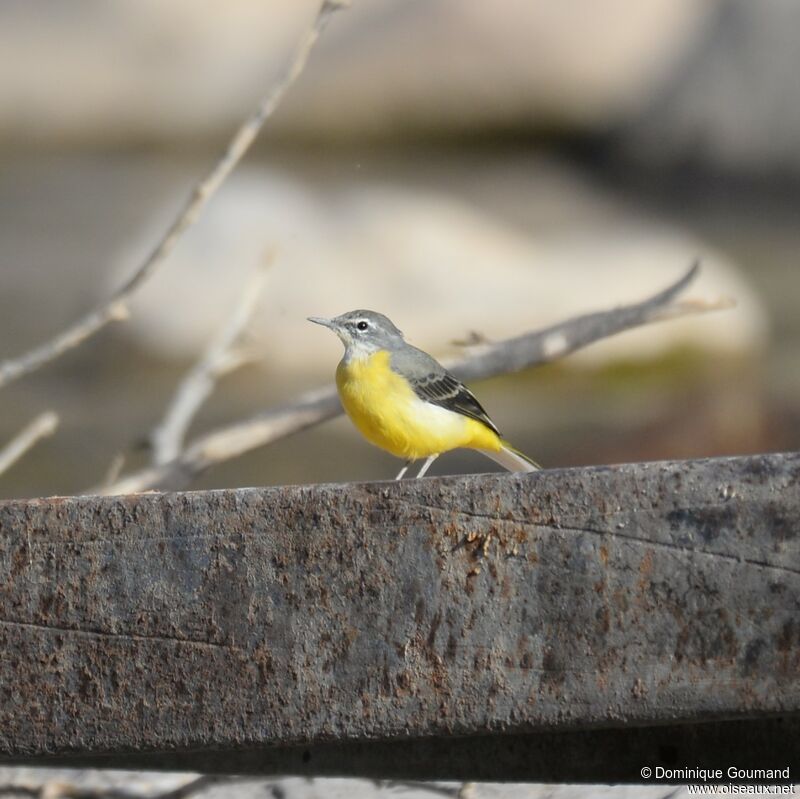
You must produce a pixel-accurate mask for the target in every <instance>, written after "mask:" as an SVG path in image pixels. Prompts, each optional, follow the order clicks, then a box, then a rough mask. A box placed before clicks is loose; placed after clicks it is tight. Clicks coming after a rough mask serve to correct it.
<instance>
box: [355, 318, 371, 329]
mask: <svg viewBox="0 0 800 799" xmlns="http://www.w3.org/2000/svg"><path fill="white" fill-rule="evenodd" d="M356 327H357V328H358V329H359V330H366V329H367V328H368V327H369V323H368V322H365V321H364V320H363V319H362V320H361V321H360V322H359V323H358V324H357V325H356Z"/></svg>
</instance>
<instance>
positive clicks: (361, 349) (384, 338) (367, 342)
mask: <svg viewBox="0 0 800 799" xmlns="http://www.w3.org/2000/svg"><path fill="white" fill-rule="evenodd" d="M308 321H309V322H314V323H315V324H318V325H323V326H324V327H329V328H330V329H331V330H333V332H334V333H336V335H337V336H339V338H340V339H341V340H342V344H344V348H345V351H346V353H347V354H348V355H351V356H352V355H357V356H362V355H371V354H372V353H374V352H378V351H379V350H387V349H392V347H394V346H397V345H398V344H401V343H402V342H403V334H402V333H401V332H400V331H399V330H398V329H397V328H396V327H395V326H394V323H393V322H392V320H391V319H389V317H388V316H384V315H383V314H382V313H377V312H376V311H363V310H359V311H348V312H347V313H343V314H342V315H341V316H336V317H334V318H333V319H322V318H321V317H319V316H309V317H308Z"/></svg>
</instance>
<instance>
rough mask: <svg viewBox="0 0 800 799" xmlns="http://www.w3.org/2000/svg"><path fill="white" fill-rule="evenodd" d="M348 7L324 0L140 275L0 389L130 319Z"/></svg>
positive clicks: (17, 368) (2, 371) (12, 372)
mask: <svg viewBox="0 0 800 799" xmlns="http://www.w3.org/2000/svg"><path fill="white" fill-rule="evenodd" d="M346 5H347V2H346V0H324V2H323V3H322V6H321V7H320V10H319V12H318V13H317V16H316V18H315V19H314V22H313V24H312V25H311V27H310V28H309V29H308V30H307V31H306V33H305V34H304V35H303V38H302V39H301V40H300V42H299V43H298V45H297V48H296V50H295V52H294V54H293V56H292V58H291V60H290V62H289V66H288V68H287V70H286V72H285V73H284V74H283V76H282V77H281V78H280V79H279V80H278V82H277V83H276V84H275V85H274V86H273V87H272V88H270V90H269V92H267V94H266V95H265V96H264V97H263V98H262V100H261V102H260V103H259V104H258V107H257V108H256V109H255V111H253V113H252V114H251V115H250V116H249V117H248V118H247V119H246V120H245V121H244V122H243V123H242V125H241V126H240V127H239V128H238V129H237V131H236V132H235V133H234V135H233V138H232V139H231V140H230V142H229V143H228V146H227V147H226V148H225V151H224V152H223V154H222V156H221V157H220V158H219V160H218V161H217V162H216V163H215V164H214V166H213V167H212V168H211V171H210V172H209V173H208V174H207V175H206V176H205V177H204V178H203V179H202V180H201V181H200V182H199V183H197V184H196V185H195V187H194V188H193V189H192V191H191V193H190V195H189V197H188V198H187V199H186V201H185V203H184V205H183V207H182V208H181V210H180V211H179V213H178V215H177V217H176V218H175V219H174V220H173V222H172V224H171V225H170V226H169V227H168V228H167V230H166V231H165V233H164V235H163V236H162V237H161V239H160V240H159V241H158V243H157V244H156V246H155V247H154V248H153V250H152V251H151V252H150V254H149V255H148V256H147V257H146V258H145V260H144V262H143V263H142V264H141V265H140V266H139V267H138V268H137V269H136V271H134V273H133V274H132V275H131V276H130V277H129V278H128V279H127V280H126V281H125V282H124V283H123V284H122V285H121V286H120V287H119V288H118V289H117V290H116V291H115V292H114V293H113V294H112V295H111V297H110V298H109V299H108V300H107V301H106V302H104V303H103V304H102V305H100V306H99V307H97V308H95V309H94V310H92V311H90V312H89V313H88V314H86V315H85V316H84V317H83V318H81V319H79V320H78V321H77V322H75V323H73V324H72V325H70V326H69V327H68V328H67V329H66V330H64V331H62V332H61V333H59V334H58V335H56V336H55V337H54V338H52V339H50V340H49V341H47V342H45V343H44V344H41V345H39V346H38V347H36V348H34V349H32V350H30V351H29V352H27V353H25V354H23V355H21V356H19V357H17V358H14V359H11V360H6V361H3V362H2V363H0V388H2V387H3V386H5V385H7V384H8V383H10V382H12V381H13V380H16V379H17V378H19V377H22V376H23V375H25V374H28V373H30V372H32V371H34V370H35V369H38V368H39V367H41V366H43V365H44V364H46V363H48V362H49V361H52V360H54V359H55V358H58V357H59V356H60V355H62V354H63V353H65V352H67V351H68V350H70V349H72V348H74V347H77V346H78V345H80V344H82V343H83V342H84V341H86V340H87V339H88V338H90V337H91V336H93V335H94V334H95V333H97V332H98V331H99V330H101V329H102V328H104V327H105V326H106V325H107V324H108V323H109V322H111V321H114V320H119V319H124V318H126V316H127V310H126V303H127V302H128V300H129V299H130V297H131V295H132V294H133V293H134V292H135V291H136V290H137V289H138V288H139V287H140V286H141V285H142V284H143V283H144V282H145V281H146V280H147V279H148V278H149V277H150V276H151V275H152V274H153V272H155V270H156V269H157V268H158V267H159V266H160V265H161V264H162V262H163V261H164V260H165V259H166V258H167V256H168V255H169V254H170V253H171V252H172V250H173V249H174V248H175V245H176V244H177V242H178V241H179V239H180V238H181V236H182V235H183V234H184V233H185V232H186V231H187V230H188V229H189V228H190V227H191V226H192V224H194V222H195V221H196V220H197V217H198V216H199V215H200V212H201V211H202V210H203V208H204V207H205V205H206V203H207V202H208V201H209V199H211V197H212V196H213V195H214V194H215V193H216V191H217V190H218V189H219V187H220V186H221V185H222V183H223V181H224V180H225V179H226V178H227V177H228V175H230V173H231V172H232V171H233V169H234V167H235V166H236V164H238V163H239V161H240V160H241V159H242V157H243V156H244V154H245V153H246V152H247V150H248V149H249V147H250V145H251V144H252V143H253V140H254V139H255V137H256V136H257V135H258V132H259V131H260V130H261V128H262V127H263V125H264V123H265V122H266V120H267V119H268V118H269V117H270V116H271V115H272V114H273V112H274V111H275V109H276V108H277V107H278V105H279V104H280V102H281V100H283V98H284V97H285V95H286V93H287V91H288V90H289V88H290V87H291V86H292V84H293V83H294V82H295V80H296V79H297V78H298V76H299V75H300V73H301V72H302V71H303V69H304V67H305V65H306V62H307V61H308V57H309V55H310V53H311V50H312V48H313V47H314V44H315V43H316V41H317V39H318V38H319V36H320V34H321V33H322V31H323V29H324V28H325V25H326V23H327V21H328V19H329V18H330V16H331V14H332V13H333V12H334V11H336V10H338V9H340V8H344V7H345V6H346Z"/></svg>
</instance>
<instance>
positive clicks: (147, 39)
mask: <svg viewBox="0 0 800 799" xmlns="http://www.w3.org/2000/svg"><path fill="white" fill-rule="evenodd" d="M719 2H720V0H713V2H707V3H696V2H693V0H638V2H636V3H631V2H629V0H605V2H603V3H596V2H593V0H577V2H571V3H561V2H558V0H536V2H530V0H496V2H494V3H486V2H483V0H435V1H434V0H369V2H366V1H365V0H361V1H360V2H359V1H358V0H356V2H354V3H353V7H352V8H351V9H350V10H348V11H347V12H345V13H342V14H340V15H339V16H338V17H337V18H336V20H335V21H334V22H333V23H332V24H331V26H330V28H329V30H328V31H327V32H326V34H325V37H324V39H323V41H322V42H321V43H320V46H319V48H318V50H317V52H315V54H314V57H313V61H312V64H311V65H310V67H309V69H308V71H307V73H306V74H305V75H304V76H303V79H302V81H301V83H300V85H298V87H297V89H296V90H295V91H293V92H292V94H291V95H290V97H289V99H288V102H287V104H286V109H285V110H282V111H281V113H280V114H279V115H278V117H277V118H276V120H275V123H276V126H277V129H278V130H279V131H280V132H282V133H283V134H284V135H291V134H302V135H306V136H308V135H311V136H315V137H330V136H332V135H336V136H346V137H357V136H359V135H363V134H365V133H367V134H376V135H383V136H390V137H395V136H397V135H402V134H403V133H405V132H408V131H414V130H424V131H430V130H442V131H446V130H457V131H470V130H484V129H487V128H488V129H501V130H506V129H509V128H512V127H514V126H522V127H525V128H534V129H545V130H552V129H554V128H573V127H578V128H590V129H593V128H596V127H598V126H600V127H605V126H607V125H609V124H610V123H612V122H614V121H615V120H618V119H619V118H620V116H621V115H623V114H624V113H625V112H626V109H630V108H631V107H632V106H633V105H635V104H637V103H641V102H642V101H643V99H644V98H646V97H648V96H649V95H650V94H651V93H652V90H653V87H654V86H656V85H659V84H660V83H661V82H663V80H664V79H665V77H664V76H665V74H666V73H669V72H670V71H671V70H672V69H673V67H674V65H675V63H676V62H677V61H679V60H680V57H681V54H682V52H683V51H684V49H685V48H686V47H687V46H688V44H689V43H690V42H691V41H692V40H693V38H694V37H695V36H696V35H697V31H698V30H701V29H702V27H703V22H704V20H705V19H706V17H707V16H708V14H709V12H710V11H711V10H713V9H714V8H715V7H716V6H717V5H718V3H719ZM317 7H318V2H317V0H301V1H300V2H298V0H273V1H272V2H270V3H263V2H259V1H258V0H229V2H226V3H216V2H213V0H172V2H170V3H163V2H159V0H114V1H113V2H100V0H73V2H70V3H69V4H59V3H55V4H54V3H52V2H49V0H6V1H5V2H4V3H3V4H2V6H1V7H0V98H2V101H1V102H0V135H2V136H6V137H17V138H21V139H24V140H30V139H31V138H33V139H46V140H48V141H49V142H51V143H53V142H55V143H58V142H63V141H64V140H72V141H74V140H78V141H81V140H82V141H87V140H88V141H96V140H107V139H113V140H117V141H139V140H142V139H145V140H146V139H169V138H176V137H177V138H181V139H182V140H187V139H188V138H197V137H203V136H208V135H209V134H216V133H218V132H220V131H227V130H228V129H229V128H230V126H231V125H232V124H234V122H235V121H238V120H239V119H240V118H241V117H242V115H243V113H245V112H246V111H247V110H248V109H250V108H251V107H252V105H253V102H254V100H255V98H256V97H257V96H259V95H260V94H261V93H263V91H264V89H265V87H266V86H267V85H268V83H269V80H270V78H271V76H274V75H275V74H276V72H277V70H278V69H279V67H280V65H281V64H282V62H283V59H284V58H285V56H286V54H287V52H288V51H289V48H290V47H291V46H292V44H293V43H294V42H295V41H296V40H297V39H298V37H299V36H300V34H301V32H302V31H303V30H304V29H305V27H306V26H307V25H308V24H309V22H310V20H311V19H312V18H313V16H314V14H315V12H316V9H317ZM273 129H274V126H273Z"/></svg>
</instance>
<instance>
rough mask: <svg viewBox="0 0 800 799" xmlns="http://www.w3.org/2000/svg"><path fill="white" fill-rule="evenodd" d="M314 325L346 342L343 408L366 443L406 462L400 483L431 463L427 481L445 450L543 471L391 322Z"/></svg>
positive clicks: (358, 316) (376, 317) (357, 316)
mask: <svg viewBox="0 0 800 799" xmlns="http://www.w3.org/2000/svg"><path fill="white" fill-rule="evenodd" d="M308 321H309V322H314V323H315V324H318V325H323V326H324V327H327V328H330V329H331V330H332V331H333V332H334V333H336V335H337V336H338V337H339V339H341V342H342V344H344V356H343V357H342V360H341V361H340V362H339V365H338V366H337V368H336V387H337V389H338V392H339V398H340V399H341V402H342V406H343V407H344V410H345V412H346V413H347V415H348V416H349V417H350V419H351V421H352V422H353V424H354V425H355V426H356V428H357V429H358V430H359V431H360V432H361V434H362V435H363V436H364V438H366V439H367V441H369V442H371V443H372V444H375V445H376V446H378V447H380V448H381V449H384V450H386V451H387V452H390V453H391V454H392V455H395V456H396V457H398V458H402V459H403V460H404V462H405V463H404V465H403V468H402V469H401V470H400V473H399V474H398V475H397V477H396V478H395V480H400V479H401V478H402V477H403V476H404V475H405V474H406V472H407V471H408V468H409V467H410V466H411V464H412V463H414V462H415V461H418V460H421V459H422V458H425V462H424V463H423V465H422V467H421V468H420V470H419V472H418V473H417V477H418V478H419V477H423V476H424V475H425V473H426V472H427V471H428V469H429V468H430V466H431V464H432V463H433V462H434V461H435V460H436V458H438V457H439V455H441V454H442V453H443V452H449V451H450V450H453V449H458V448H461V447H464V448H469V449H476V450H478V451H479V452H482V453H483V454H484V455H487V456H488V457H489V458H491V459H492V460H494V461H496V462H497V463H499V464H500V465H501V466H503V467H504V468H505V469H507V470H508V471H510V472H532V471H535V470H536V469H538V468H539V466H538V464H536V463H535V462H534V461H532V460H530V459H529V458H528V457H527V456H525V455H523V454H522V453H521V452H519V451H518V450H516V449H514V448H513V447H512V446H511V445H510V444H509V443H508V442H507V441H506V440H505V439H504V438H503V436H502V435H501V434H500V431H499V430H498V429H497V426H496V425H495V424H494V422H493V421H492V420H491V419H490V418H489V415H488V414H487V413H486V411H485V410H484V409H483V407H482V406H481V404H480V403H479V402H478V400H477V399H475V396H474V395H473V394H472V392H471V391H470V390H469V389H468V388H467V387H466V386H465V385H464V384H463V383H462V382H461V381H460V380H458V379H457V378H456V377H454V376H453V375H452V374H450V372H448V371H447V369H445V368H444V367H443V366H442V365H441V364H440V363H439V362H438V361H437V360H435V359H434V358H433V357H431V356H430V355H428V353H427V352H424V351H423V350H420V349H418V348H417V347H414V346H413V345H411V344H409V343H408V342H407V341H406V340H405V338H404V337H403V333H402V332H401V331H400V330H398V328H397V327H396V326H395V324H394V323H393V322H392V321H391V319H389V318H388V317H387V316H384V315H383V314H382V313H377V312H376V311H366V310H356V311H349V312H348V313H344V314H342V315H341V316H336V317H334V318H333V319H324V318H321V317H318V316H310V317H308Z"/></svg>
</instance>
